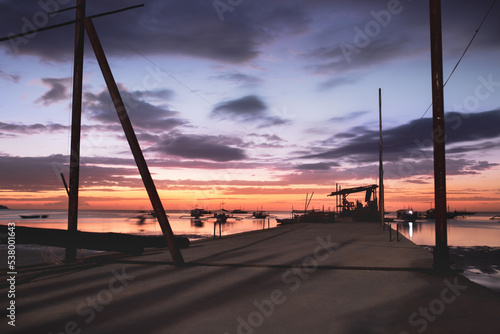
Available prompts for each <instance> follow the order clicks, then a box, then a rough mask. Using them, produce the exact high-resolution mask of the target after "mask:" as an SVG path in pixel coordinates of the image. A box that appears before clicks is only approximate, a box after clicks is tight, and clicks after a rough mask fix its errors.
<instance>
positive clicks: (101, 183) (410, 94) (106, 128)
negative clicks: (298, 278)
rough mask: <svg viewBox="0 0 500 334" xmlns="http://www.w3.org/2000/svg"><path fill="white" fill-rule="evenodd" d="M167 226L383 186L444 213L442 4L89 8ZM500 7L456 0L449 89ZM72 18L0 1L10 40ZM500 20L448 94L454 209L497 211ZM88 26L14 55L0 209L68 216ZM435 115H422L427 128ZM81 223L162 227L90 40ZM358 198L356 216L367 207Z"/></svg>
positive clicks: (389, 1)
mask: <svg viewBox="0 0 500 334" xmlns="http://www.w3.org/2000/svg"><path fill="white" fill-rule="evenodd" d="M140 3H144V4H145V6H144V7H141V8H137V9H133V10H130V11H126V12H122V13H118V14H114V15H111V16H106V17H101V18H96V19H95V20H94V24H95V27H96V30H97V32H98V34H99V37H100V39H101V42H102V44H103V48H104V50H105V52H106V55H107V57H108V61H109V63H110V66H111V69H112V71H113V74H114V77H115V79H116V81H117V82H118V83H119V86H120V90H121V93H122V95H123V97H124V100H125V103H126V107H127V111H128V113H129V115H130V118H131V120H132V124H133V126H134V128H135V131H136V133H137V136H138V139H139V142H140V144H141V146H142V149H143V151H144V154H145V157H146V160H147V162H148V165H149V167H150V170H151V172H152V174H153V178H154V180H155V183H156V186H157V188H158V191H159V193H160V196H161V198H162V200H163V205H164V207H165V208H166V209H167V210H180V209H190V208H193V207H194V206H195V205H198V206H200V207H208V208H210V209H215V208H218V207H219V205H220V203H221V202H223V203H225V204H224V206H225V208H227V209H234V208H240V207H242V208H245V209H248V210H255V209H257V208H260V207H263V208H264V209H265V210H289V209H291V208H292V206H294V207H295V208H302V207H303V203H304V200H305V197H306V194H307V193H309V194H311V193H312V192H314V198H313V201H312V202H311V206H314V207H315V208H321V207H322V206H325V208H328V207H329V206H330V207H331V208H332V209H333V207H334V205H335V199H334V198H331V197H327V196H326V195H327V194H329V193H330V192H332V191H334V190H335V185H336V183H339V184H341V185H342V187H343V188H348V187H355V186H361V185H370V184H375V183H378V139H379V138H378V136H379V133H378V125H379V124H378V89H379V88H381V89H382V95H383V127H384V131H383V135H384V152H385V153H384V154H385V156H384V158H385V185H386V208H387V209H388V210H397V209H400V208H403V207H404V206H406V207H408V206H412V207H413V208H414V209H417V210H426V209H428V208H430V206H431V203H432V202H433V198H434V197H433V174H432V173H433V166H432V119H431V117H432V109H430V110H429V111H428V112H427V113H425V112H426V110H427V108H428V107H429V105H430V103H431V79H430V74H431V66H430V50H429V49H430V47H429V20H428V16H429V14H428V11H429V8H428V1H417V0H415V1H411V0H401V1H396V0H384V1H378V0H377V1H374V0H357V1H353V0H339V1H327V0H308V1H306V0H288V1H285V0H268V1H250V0H231V1H229V0H219V1H213V0H190V1H180V0H177V1H173V0H169V1H165V0H144V1H131V0H125V1H98V0H87V14H88V15H93V14H97V13H101V12H106V11H111V10H115V9H119V8H123V7H127V6H132V5H136V4H140ZM491 3H492V0H479V1H464V0H453V1H452V0H443V53H444V75H445V78H446V77H447V76H448V75H449V74H450V73H451V71H452V69H453V67H454V66H455V64H456V63H457V61H458V59H459V58H460V56H461V54H462V52H463V51H464V49H465V48H466V46H467V44H468V43H469V41H470V40H471V38H472V36H473V35H474V32H475V31H476V29H477V27H478V26H479V24H480V23H481V21H482V20H483V18H484V16H485V14H486V12H487V11H488V8H489V7H490V5H491ZM73 5H74V2H73V1H68V0H46V1H44V0H42V1H36V0H15V1H14V0H0V27H1V33H0V35H1V36H0V37H4V36H8V35H10V34H15V33H19V32H23V31H28V30H31V29H33V28H35V27H43V26H47V25H52V24H57V23H60V22H65V21H69V20H72V19H74V10H70V11H67V12H63V13H60V14H56V15H53V16H48V15H47V12H51V11H54V10H58V9H62V8H67V7H70V6H73ZM499 32H500V4H497V5H495V7H493V10H492V11H491V13H490V14H489V16H488V18H487V19H486V21H485V22H484V25H483V26H482V28H481V30H480V31H479V33H478V35H477V37H476V39H475V40H474V42H473V43H472V45H471V47H470V49H469V50H468V52H467V54H466V55H465V57H464V59H463V61H462V63H461V64H460V66H459V67H458V68H457V70H456V72H455V74H454V75H453V76H452V77H451V79H450V81H449V82H448V84H447V86H446V88H445V110H446V112H447V115H446V121H447V170H448V179H447V180H448V181H447V182H448V183H447V188H448V203H449V205H450V207H451V209H452V210H453V209H460V210H461V209H465V208H466V209H468V210H475V211H500V184H499V180H500V63H499V60H498V59H500V39H499V37H498V36H499ZM73 43H74V26H72V25H70V26H66V27H62V28H58V29H53V30H49V31H44V32H39V33H37V34H35V35H30V36H26V37H23V38H21V39H17V40H13V41H6V42H2V43H0V84H1V87H2V90H1V91H0V115H1V117H0V143H1V145H0V204H2V205H6V206H8V207H10V208H20V209H21V208H37V209H66V208H67V195H66V192H65V190H64V187H63V183H62V181H61V179H60V176H59V173H60V172H63V173H64V175H65V177H66V180H68V179H69V167H68V162H69V151H70V148H69V146H70V124H71V94H72V84H71V82H72V73H73V68H72V66H73V58H72V57H73V47H74V46H73ZM424 113H425V115H424ZM81 156H82V157H81V163H82V165H81V171H80V173H81V181H80V182H81V192H80V209H131V210H135V209H150V208H151V205H150V204H149V202H148V199H147V194H146V191H145V190H144V187H143V185H142V181H141V179H140V176H139V173H138V171H137V168H136V167H135V163H134V160H133V158H132V155H131V152H130V149H129V147H128V144H127V142H126V140H125V137H124V134H123V131H122V130H121V126H120V123H119V120H118V117H117V115H116V112H115V110H114V108H113V106H112V101H111V98H110V97H109V94H108V92H107V89H106V87H105V83H104V80H103V78H102V75H101V73H100V70H99V68H98V65H97V62H96V60H95V56H94V54H93V52H92V48H91V46H90V44H89V42H88V38H87V37H86V45H85V64H84V96H83V117H82V148H81ZM362 197H363V194H360V195H359V196H355V195H353V196H351V197H350V199H351V200H355V199H357V198H359V199H361V198H362Z"/></svg>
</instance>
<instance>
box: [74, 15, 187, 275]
mask: <svg viewBox="0 0 500 334" xmlns="http://www.w3.org/2000/svg"><path fill="white" fill-rule="evenodd" d="M84 22H85V29H86V31H87V34H88V36H89V39H90V43H91V44H92V48H93V49H94V53H95V56H96V58H97V61H98V63H99V66H100V68H101V72H102V75H103V76H104V80H105V81H106V85H107V86H108V90H109V93H110V95H111V98H112V100H113V104H114V105H115V109H116V112H117V113H118V117H119V119H120V122H121V124H122V127H123V131H124V132H125V136H126V137H127V141H128V143H129V146H130V149H131V150H132V154H133V156H134V159H135V162H136V164H137V168H138V169H139V173H140V174H141V177H142V181H143V183H144V186H145V187H146V191H147V192H148V196H149V199H150V201H151V204H152V205H153V209H154V211H155V214H156V217H157V219H158V223H159V224H160V227H161V229H162V232H163V235H164V237H165V239H166V241H167V244H168V250H169V251H170V254H171V256H172V260H173V261H174V263H175V265H176V266H181V265H183V264H184V259H183V258H182V254H181V252H180V250H179V248H178V247H177V245H176V244H175V237H174V233H173V232H172V228H171V227H170V223H169V222H168V218H167V215H166V213H165V209H164V208H163V204H162V203H161V200H160V196H158V192H157V190H156V186H155V184H154V182H153V179H152V177H151V173H150V172H149V169H148V165H147V163H146V160H145V159H144V155H143V154H142V150H141V147H140V146H139V142H138V140H137V137H136V135H135V132H134V129H133V127H132V123H131V122H130V119H129V117H128V114H127V110H126V108H125V104H124V103H123V100H122V98H121V95H120V92H119V90H118V87H117V85H116V82H115V79H114V78H113V73H112V72H111V68H110V67H109V64H108V61H107V59H106V55H105V54H104V50H103V48H102V45H101V42H100V40H99V37H98V36H97V32H96V30H95V28H94V24H93V23H92V19H90V18H86V19H85V20H84Z"/></svg>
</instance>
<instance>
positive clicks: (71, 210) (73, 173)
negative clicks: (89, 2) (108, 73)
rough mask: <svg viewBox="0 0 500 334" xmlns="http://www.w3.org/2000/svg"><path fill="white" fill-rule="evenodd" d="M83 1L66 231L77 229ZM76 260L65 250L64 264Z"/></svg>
mask: <svg viewBox="0 0 500 334" xmlns="http://www.w3.org/2000/svg"><path fill="white" fill-rule="evenodd" d="M84 17H85V0H77V2H76V24H75V54H74V68H73V103H72V105H73V109H72V116H71V153H70V165H69V193H68V195H69V204H68V231H76V230H77V229H78V188H79V179H80V130H81V119H82V81H83V46H84V27H83V19H84ZM75 259H76V248H74V247H68V248H66V256H65V260H66V262H73V261H75Z"/></svg>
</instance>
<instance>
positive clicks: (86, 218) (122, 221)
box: [0, 210, 289, 239]
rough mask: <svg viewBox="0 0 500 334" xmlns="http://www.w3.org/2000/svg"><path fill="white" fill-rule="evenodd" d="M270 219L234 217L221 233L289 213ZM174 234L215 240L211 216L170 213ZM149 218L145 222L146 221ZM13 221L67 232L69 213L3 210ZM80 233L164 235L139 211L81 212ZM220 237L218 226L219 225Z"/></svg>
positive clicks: (2, 220)
mask: <svg viewBox="0 0 500 334" xmlns="http://www.w3.org/2000/svg"><path fill="white" fill-rule="evenodd" d="M36 214H43V215H48V217H47V218H39V219H22V218H21V217H20V215H36ZM270 214H271V215H270V217H269V219H255V218H252V217H251V216H252V212H249V213H247V214H234V217H235V218H233V219H229V220H228V221H227V223H225V224H223V225H222V226H221V234H222V235H229V234H235V233H241V232H246V231H252V230H258V229H263V228H268V227H276V225H277V223H276V219H275V218H285V217H289V213H288V212H270ZM167 215H168V220H169V222H170V225H171V227H172V230H173V232H174V234H176V235H186V236H188V237H189V238H190V239H198V238H207V237H213V234H214V221H215V219H213V218H210V215H206V216H204V217H203V218H204V219H201V220H195V219H193V218H191V217H190V216H189V212H183V211H171V212H167ZM145 217H147V218H146V219H144V218H145ZM10 221H14V222H15V223H16V225H17V226H27V227H42V228H55V229H67V225H68V214H67V211H66V210H0V224H6V223H8V222H10ZM78 230H80V231H85V232H116V233H130V234H143V235H154V234H158V235H159V234H162V232H161V228H160V225H159V224H158V222H157V220H156V219H155V218H152V217H150V216H148V215H147V214H146V215H145V214H144V213H142V212H139V211H123V210H116V211H115V210H81V211H80V212H79V214H78ZM216 232H217V234H218V233H219V227H218V225H217V231H216Z"/></svg>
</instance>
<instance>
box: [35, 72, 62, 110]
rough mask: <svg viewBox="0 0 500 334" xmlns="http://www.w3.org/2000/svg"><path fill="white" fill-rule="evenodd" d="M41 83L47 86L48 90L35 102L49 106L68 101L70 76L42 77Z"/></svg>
mask: <svg viewBox="0 0 500 334" xmlns="http://www.w3.org/2000/svg"><path fill="white" fill-rule="evenodd" d="M42 83H43V85H44V86H47V87H49V90H48V91H47V92H46V93H45V94H43V95H42V96H41V97H40V98H38V99H37V100H36V101H35V102H37V103H42V104H43V105H46V106H49V105H51V104H53V103H58V102H67V101H69V97H70V95H69V92H70V87H71V78H43V79H42Z"/></svg>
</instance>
